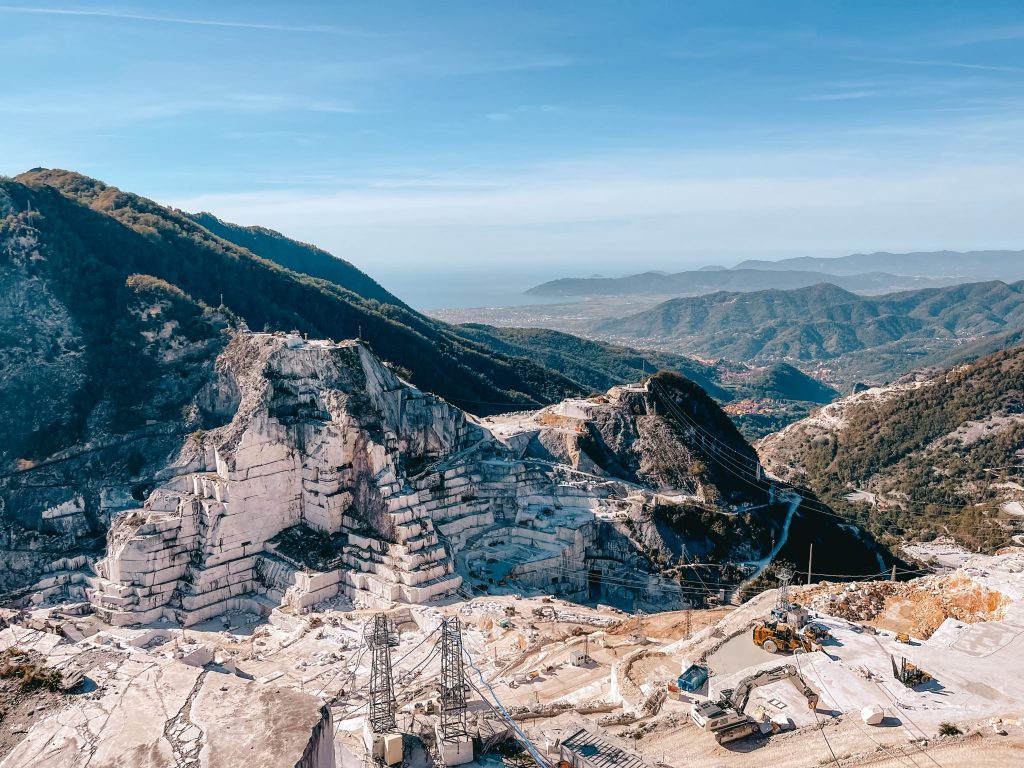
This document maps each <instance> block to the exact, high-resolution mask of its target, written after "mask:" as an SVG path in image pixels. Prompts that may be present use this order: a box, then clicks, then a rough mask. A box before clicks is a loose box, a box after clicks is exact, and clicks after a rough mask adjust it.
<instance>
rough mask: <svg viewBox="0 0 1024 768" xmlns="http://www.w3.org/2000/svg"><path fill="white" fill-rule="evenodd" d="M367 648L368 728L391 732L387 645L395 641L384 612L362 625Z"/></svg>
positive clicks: (392, 712)
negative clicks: (364, 625)
mask: <svg viewBox="0 0 1024 768" xmlns="http://www.w3.org/2000/svg"><path fill="white" fill-rule="evenodd" d="M363 639H364V640H365V641H366V646H367V647H368V648H369V649H370V653H371V658H372V663H371V666H370V728H371V730H372V731H373V732H374V733H391V732H393V731H394V730H395V729H396V728H397V724H396V722H395V709H396V708H397V702H396V700H395V684H394V680H393V679H392V676H391V649H392V648H394V647H395V646H397V645H398V634H397V633H396V632H395V628H394V626H393V625H392V623H391V619H389V618H388V615H387V614H386V613H378V614H375V615H374V617H373V623H372V624H370V623H368V624H367V625H366V627H365V628H364V629H363Z"/></svg>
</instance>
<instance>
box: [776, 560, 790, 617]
mask: <svg viewBox="0 0 1024 768" xmlns="http://www.w3.org/2000/svg"><path fill="white" fill-rule="evenodd" d="M792 580H793V571H791V570H790V569H789V568H780V569H779V599H778V603H777V605H778V607H779V608H780V609H782V610H783V611H788V610H789V583H790V582H791V581H792Z"/></svg>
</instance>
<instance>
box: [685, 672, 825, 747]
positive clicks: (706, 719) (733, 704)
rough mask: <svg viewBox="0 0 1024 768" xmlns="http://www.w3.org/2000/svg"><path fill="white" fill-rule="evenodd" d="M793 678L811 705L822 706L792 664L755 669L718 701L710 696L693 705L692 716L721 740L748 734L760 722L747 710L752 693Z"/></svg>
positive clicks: (721, 741) (724, 691)
mask: <svg viewBox="0 0 1024 768" xmlns="http://www.w3.org/2000/svg"><path fill="white" fill-rule="evenodd" d="M779 680H790V681H792V682H793V685H795V686H796V688H797V690H798V691H800V693H801V694H802V695H803V697H804V698H805V699H807V707H808V709H811V710H814V709H817V708H818V694H817V693H816V692H815V691H814V689H813V688H811V687H810V686H809V685H808V684H807V681H806V680H804V678H803V677H802V676H801V675H800V672H799V671H798V670H797V668H796V667H794V666H793V665H792V664H785V665H783V666H781V667H772V668H771V669H764V670H761V671H759V672H755V673H754V674H752V675H748V676H747V677H745V678H743V679H742V680H740V682H739V685H737V686H736V687H735V688H727V689H725V690H723V691H722V694H721V697H720V699H719V700H718V701H714V700H711V699H709V700H707V701H702V702H700V703H698V704H693V705H692V706H691V707H690V718H691V719H692V720H693V722H694V723H695V724H696V725H697V727H698V728H700V729H701V730H704V731H707V732H708V733H711V734H713V735H714V737H715V741H717V742H718V743H719V744H728V743H729V742H730V741H738V740H739V739H742V738H746V737H747V736H749V735H751V734H752V733H754V732H755V731H757V730H758V728H759V726H760V723H758V722H757V721H755V720H754V719H753V718H750V717H748V716H747V715H746V714H744V712H743V710H744V709H746V707H747V702H749V701H750V694H751V692H752V691H753V690H754V689H755V688H758V687H760V686H762V685H768V684H769V683H774V682H777V681H779Z"/></svg>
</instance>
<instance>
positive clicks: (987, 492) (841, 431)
mask: <svg viewBox="0 0 1024 768" xmlns="http://www.w3.org/2000/svg"><path fill="white" fill-rule="evenodd" d="M758 451H759V453H760V455H761V458H762V461H763V462H764V463H765V464H766V466H767V467H768V468H769V469H770V470H771V471H772V472H775V473H776V474H778V475H779V476H781V477H783V478H785V479H787V480H791V481H793V482H797V483H802V484H807V485H808V486H809V487H810V488H811V489H813V490H814V491H815V492H816V493H818V494H819V495H821V496H822V498H824V499H825V500H826V501H828V502H829V503H830V504H833V505H835V506H836V507H837V508H841V509H843V510H845V511H847V512H849V513H851V514H853V515H855V516H856V518H857V519H858V520H862V521H864V522H866V524H867V527H868V528H869V529H874V530H875V531H876V532H879V533H885V532H888V533H892V534H896V535H903V536H919V535H930V534H934V533H943V532H948V533H952V534H953V535H954V536H956V537H957V538H958V539H960V540H961V541H963V542H964V543H966V544H968V545H972V546H973V545H990V546H991V545H995V544H1000V543H1007V542H1008V540H1009V537H1010V535H1011V534H1013V533H1014V532H1015V531H1017V529H1018V528H1019V526H1020V524H1021V523H1022V522H1024V508H1022V507H1021V506H1020V504H1021V502H1024V347H1021V346H1017V347H1014V348H1012V349H1008V350H1004V351H1002V352H998V353H996V354H994V355H989V356H987V357H984V358H981V359H980V360H977V361H976V362H974V363H971V364H967V365H961V366H957V367H954V368H951V369H949V370H946V371H943V372H940V373H938V374H937V375H933V376H931V377H907V378H906V379H905V380H903V381H900V382H897V383H895V384H893V385H891V386H888V387H881V388H877V389H871V390H868V391H865V392H860V393H858V394H855V395H851V396H849V397H846V398H843V399H842V400H839V401H837V402H835V403H833V404H831V405H828V406H825V407H824V408H822V409H821V410H820V411H819V412H818V413H816V414H814V415H813V416H811V417H809V418H807V419H804V420H802V421H799V422H796V423H794V424H791V425H790V426H788V427H786V428H785V429H783V430H782V431H781V432H779V433H777V434H775V435H771V436H769V437H767V438H765V439H763V440H762V441H761V442H760V443H759V444H758ZM857 492H860V493H857ZM853 493H857V495H856V496H855V497H854V498H856V499H858V500H856V501H847V500H845V497H846V496H847V495H849V494H853ZM1018 532H1019V531H1018Z"/></svg>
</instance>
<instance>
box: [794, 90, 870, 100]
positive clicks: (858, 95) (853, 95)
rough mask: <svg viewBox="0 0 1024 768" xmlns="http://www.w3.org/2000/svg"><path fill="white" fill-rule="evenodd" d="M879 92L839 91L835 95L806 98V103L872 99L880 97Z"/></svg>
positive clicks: (820, 94)
mask: <svg viewBox="0 0 1024 768" xmlns="http://www.w3.org/2000/svg"><path fill="white" fill-rule="evenodd" d="M878 95H879V92H878V91H837V92H835V93H816V94H814V95H812V96H805V97H804V99H803V100H804V101H850V100H853V99H870V98H874V97H875V96H878Z"/></svg>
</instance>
